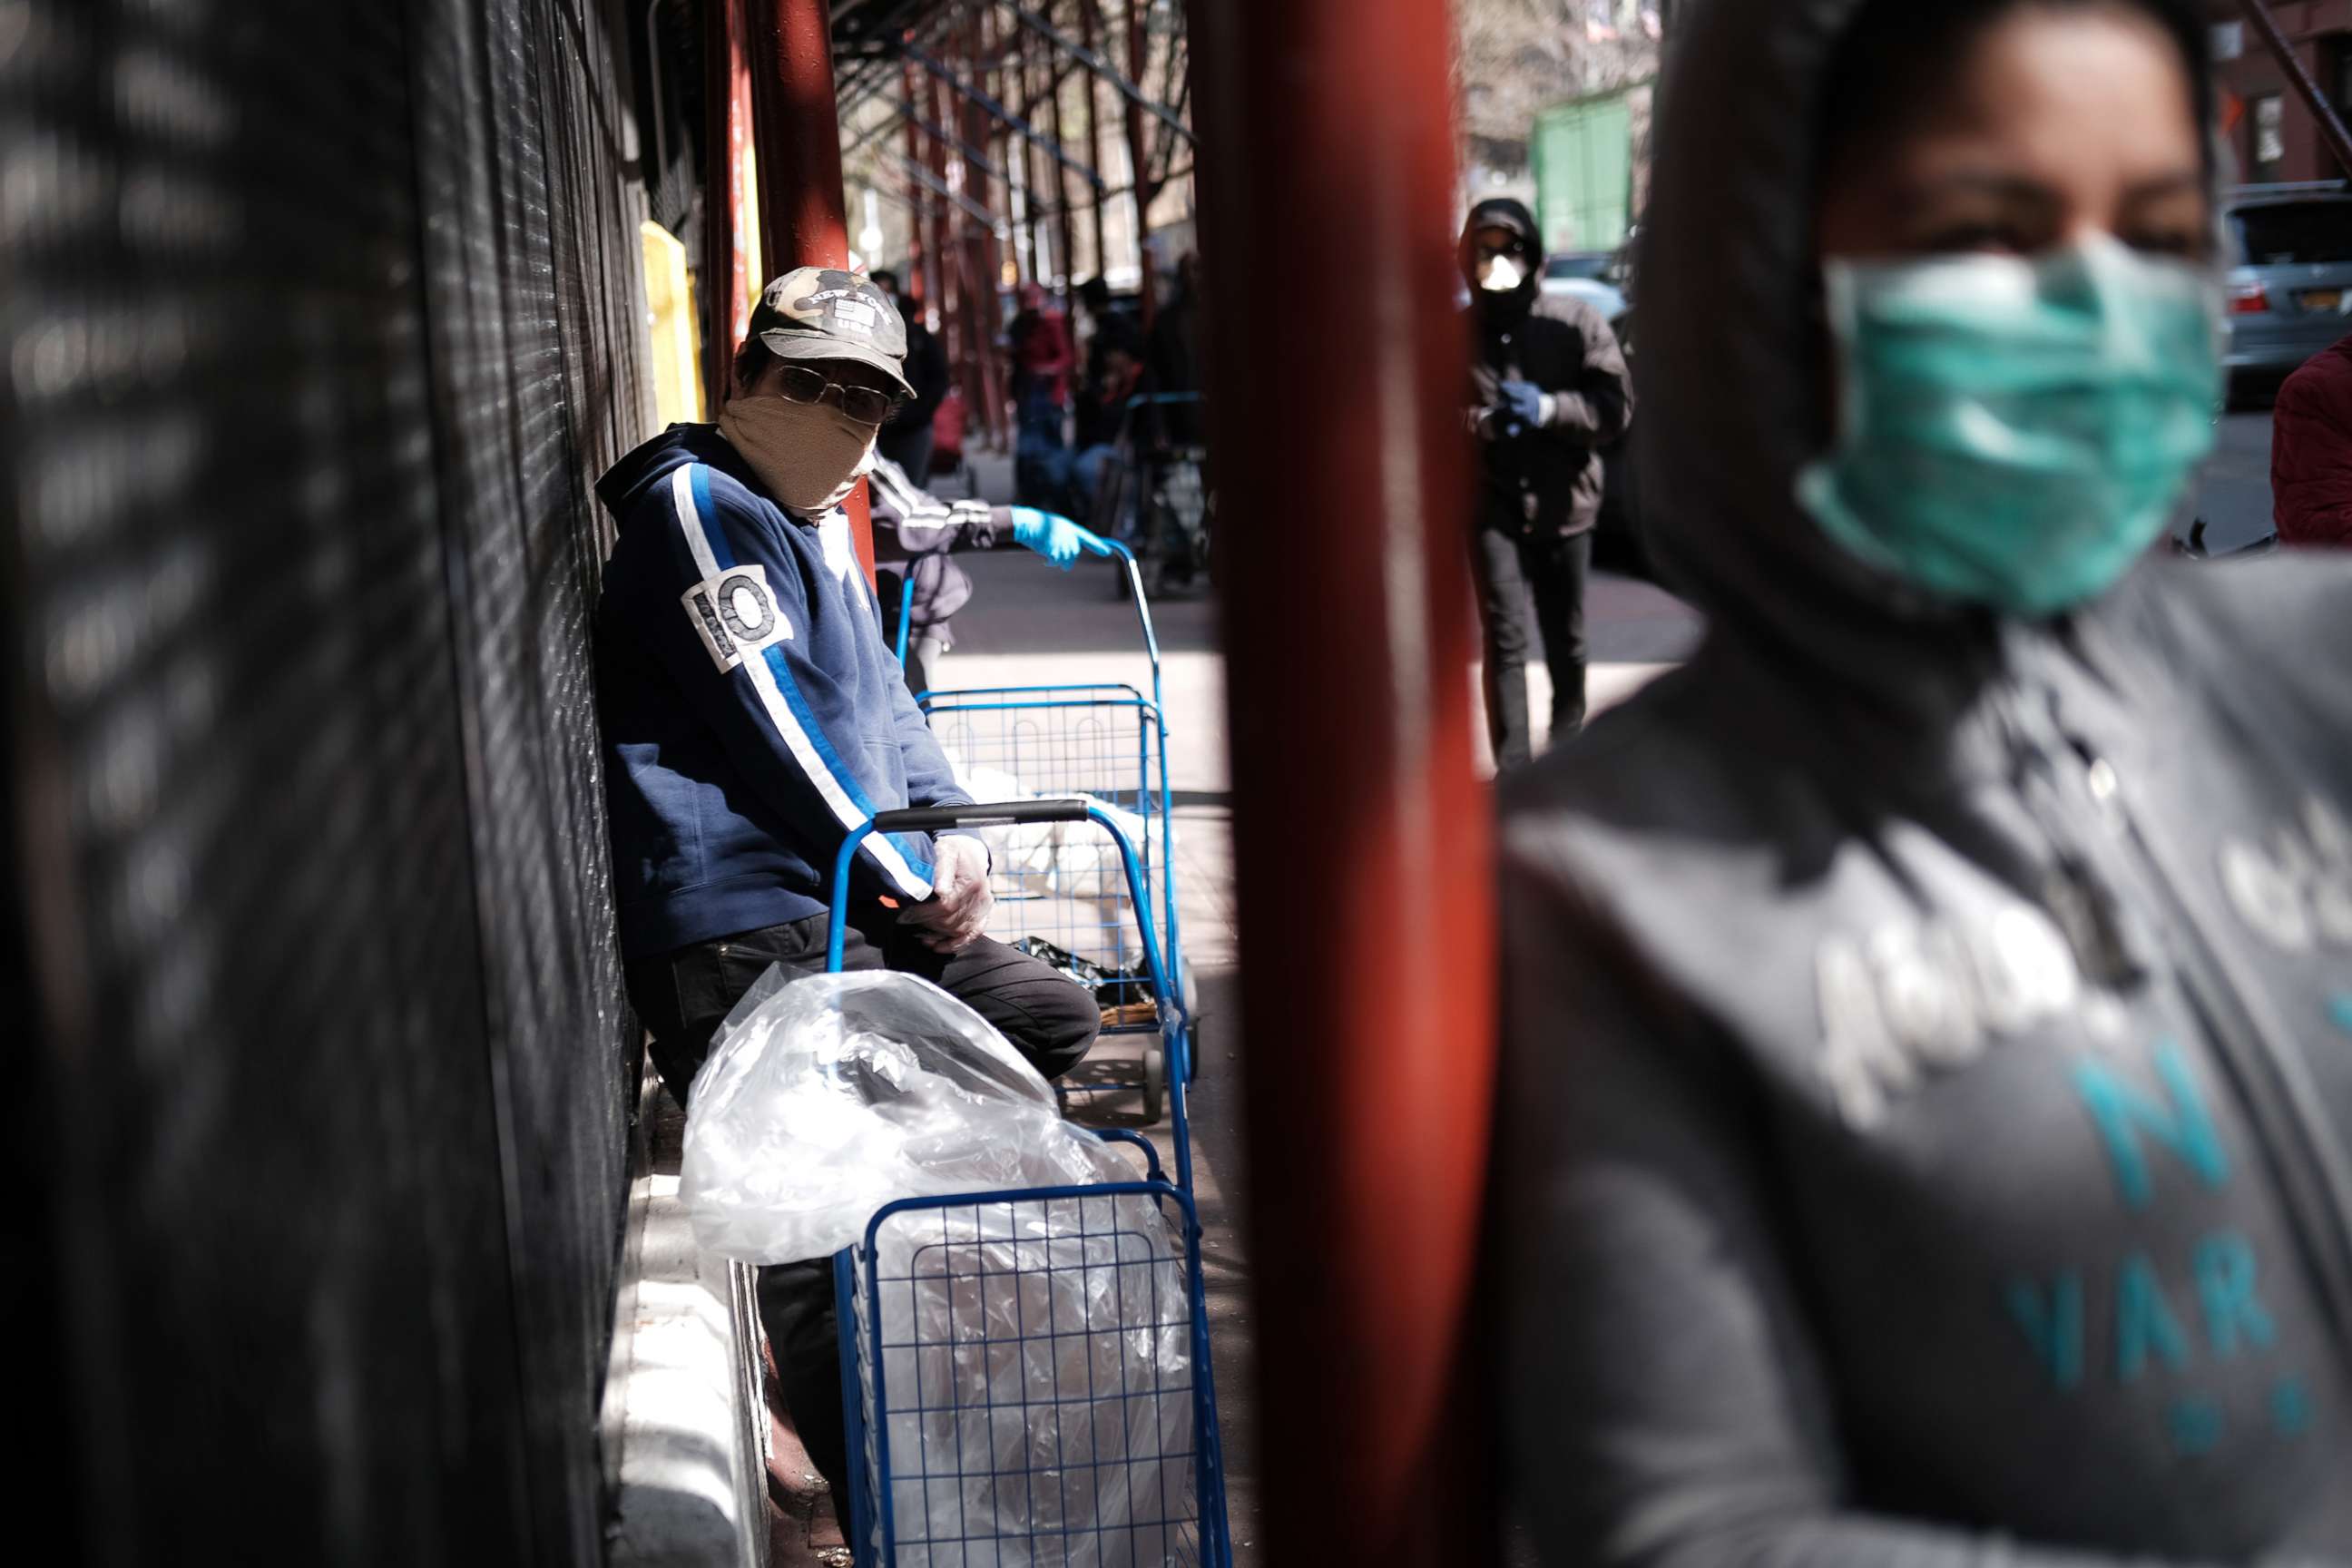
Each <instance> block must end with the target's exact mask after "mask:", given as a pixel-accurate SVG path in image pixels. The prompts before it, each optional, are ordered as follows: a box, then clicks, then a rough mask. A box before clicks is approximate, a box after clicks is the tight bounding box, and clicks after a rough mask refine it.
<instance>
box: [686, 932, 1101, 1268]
mask: <svg viewBox="0 0 2352 1568" xmlns="http://www.w3.org/2000/svg"><path fill="white" fill-rule="evenodd" d="M688 1100H690V1102H691V1105H692V1110H691V1111H690V1113H689V1114H688V1117H687V1121H686V1152H685V1157H684V1160H683V1162H682V1163H681V1164H680V1166H679V1173H678V1191H679V1195H680V1196H681V1197H683V1198H684V1199H685V1201H686V1205H687V1211H688V1214H690V1215H692V1216H693V1219H694V1235H695V1239H696V1240H697V1241H698V1242H700V1243H701V1244H702V1246H703V1247H707V1248H709V1250H710V1251H712V1252H717V1253H720V1254H723V1255H725V1256H726V1257H729V1258H740V1259H742V1260H743V1261H744V1262H746V1263H793V1262H798V1261H800V1260H802V1259H803V1258H825V1257H829V1256H831V1255H832V1254H833V1253H835V1252H838V1251H839V1250H841V1248H843V1247H847V1246H848V1245H849V1244H850V1243H852V1242H853V1241H856V1240H859V1239H861V1238H862V1237H864V1235H865V1232H866V1221H867V1220H869V1219H871V1218H873V1216H874V1211H875V1210H876V1209H878V1208H880V1207H881V1206H882V1205H884V1204H887V1203H888V1202H890V1201H891V1200H892V1199H894V1198H912V1197H929V1196H934V1195H937V1194H947V1193H973V1192H986V1191H989V1190H992V1189H1003V1188H1008V1187H1036V1186H1067V1185H1071V1184H1078V1183H1087V1184H1093V1183H1099V1182H1119V1181H1131V1180H1133V1179H1134V1178H1135V1174H1136V1171H1135V1166H1134V1163H1133V1162H1132V1161H1130V1160H1127V1159H1124V1158H1122V1157H1121V1156H1120V1155H1118V1154H1117V1153H1115V1152H1112V1151H1111V1150H1110V1149H1108V1148H1107V1147H1105V1146H1104V1145H1103V1143H1102V1142H1101V1141H1100V1140H1098V1139H1096V1138H1094V1137H1092V1136H1090V1135H1088V1134H1087V1133H1086V1132H1083V1131H1079V1130H1078V1129H1077V1128H1075V1127H1072V1126H1070V1125H1069V1124H1068V1123H1067V1122H1065V1121H1063V1120H1062V1116H1061V1110H1060V1108H1059V1107H1058V1106H1057V1105H1056V1104H1055V1098H1054V1090H1053V1089H1052V1087H1051V1086H1050V1085H1048V1084H1047V1083H1046V1082H1045V1079H1043V1078H1041V1077H1040V1076H1038V1073H1037V1069H1036V1068H1033V1067H1031V1066H1030V1065H1029V1064H1028V1062H1027V1061H1026V1060H1024V1058H1023V1057H1022V1055H1021V1053H1020V1052H1018V1051H1016V1050H1014V1049H1013V1047H1012V1045H1011V1043H1010V1042H1009V1041H1007V1040H1006V1039H1005V1037H1003V1035H1000V1034H998V1033H997V1032H996V1030H995V1029H993V1028H992V1027H991V1026H989V1024H988V1022H987V1021H986V1020H985V1019H983V1018H982V1017H981V1016H980V1015H979V1014H977V1013H975V1012H973V1011H972V1010H971V1008H970V1007H967V1006H966V1005H963V1004H962V1003H961V1002H959V1001H957V1000H956V999H955V998H954V997H953V996H950V995H949V994H947V993H946V992H945V991H942V990H940V988H939V987H938V986H936V985H934V984H931V983H930V982H929V981H927V980H922V979H919V978H918V977H917V976H915V975H911V974H898V973H891V972H889V971H887V970H867V971H863V972H860V973H851V974H812V975H805V976H803V977H802V978H799V979H794V980H789V981H788V980H787V979H786V977H785V972H783V971H782V970H774V969H772V970H770V971H769V972H768V973H766V974H764V975H762V976H761V978H760V979H759V981H758V982H757V983H756V984H753V986H752V987H751V991H750V992H749V993H748V994H745V996H744V997H743V999H742V1001H740V1002H739V1003H738V1004H736V1006H735V1010H734V1011H733V1012H731V1013H730V1014H728V1016H727V1021H726V1023H725V1024H723V1025H722V1026H720V1028H719V1036H718V1038H717V1039H716V1040H715V1041H714V1042H713V1043H712V1046H711V1049H710V1056H709V1059H708V1060H706V1061H705V1062H704V1063H703V1064H702V1069H701V1070H700V1071H699V1072H698V1073H696V1074H695V1075H694V1088H693V1089H692V1091H691V1092H690V1094H689V1095H688Z"/></svg>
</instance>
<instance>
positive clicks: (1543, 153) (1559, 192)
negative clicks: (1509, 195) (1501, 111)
mask: <svg viewBox="0 0 2352 1568" xmlns="http://www.w3.org/2000/svg"><path fill="white" fill-rule="evenodd" d="M1528 158H1529V162H1530V163H1532V164H1533V165H1534V173H1535V180H1536V225H1537V226H1538V227H1539V228H1540V229H1542V230H1543V239H1544V247H1545V248H1546V249H1547V250H1549V251H1552V252H1555V253H1557V252H1559V251H1564V250H1614V249H1616V248H1617V247H1618V246H1620V245H1622V244H1623V243H1624V240H1625V231H1626V230H1627V229H1628V228H1629V227H1631V226H1632V225H1633V110H1632V108H1631V106H1630V105H1629V104H1628V103H1627V101H1626V95H1625V93H1624V92H1622V91H1618V92H1610V93H1602V94H1601V95H1599V96H1597V97H1593V98H1580V99H1578V100H1574V101H1573V102H1570V103H1562V104H1559V105H1556V106H1554V107H1553V108H1550V109H1547V110H1544V111H1543V112H1542V113H1541V114H1538V115H1537V116H1536V132H1535V136H1534V139H1533V141H1532V142H1530V144H1529V146H1528Z"/></svg>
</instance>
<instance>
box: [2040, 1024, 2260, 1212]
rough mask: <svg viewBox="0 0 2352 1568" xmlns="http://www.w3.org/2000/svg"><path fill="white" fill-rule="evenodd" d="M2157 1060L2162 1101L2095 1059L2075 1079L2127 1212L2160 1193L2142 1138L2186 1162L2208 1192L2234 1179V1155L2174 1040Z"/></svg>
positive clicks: (2161, 1046) (2160, 1046) (2079, 1062)
mask: <svg viewBox="0 0 2352 1568" xmlns="http://www.w3.org/2000/svg"><path fill="white" fill-rule="evenodd" d="M2154 1055H2155V1061H2156V1073H2157V1077H2158V1079H2160V1080H2161V1081H2162V1082H2163V1085H2164V1089H2165V1094H2166V1098H2165V1099H2164V1100H2158V1099H2156V1098H2155V1097H2154V1096H2151V1095H2150V1094H2148V1093H2147V1091H2146V1090H2144V1089H2141V1088H2139V1086H2138V1085H2137V1084H2133V1083H2129V1082H2126V1080H2125V1079H2123V1078H2121V1077H2120V1076H2118V1075H2117V1074H2116V1071H2115V1069H2114V1068H2112V1067H2111V1066H2110V1065H2109V1064H2108V1063H2107V1062H2105V1061H2104V1060H2102V1059H2100V1058H2096V1057H2090V1056H2085V1057H2081V1058H2077V1059H2076V1060H2075V1063H2074V1073H2073V1077H2074V1091H2075V1092H2076V1093H2077V1094H2079V1095H2081V1096H2082V1097H2083V1104H2084V1106H2085V1107H2086V1108H2087V1109H2088V1110H2089V1111H2090V1113H2091V1121H2093V1123H2094V1124H2095V1125H2096V1126H2097V1128H2098V1130H2099V1135H2100V1137H2101V1138H2102V1139H2104V1140H2105V1142H2106V1146H2107V1158H2108V1161H2109V1162H2110V1163H2112V1164H2113V1165H2114V1167H2115V1173H2116V1186H2117V1187H2119V1188H2121V1189H2122V1192H2123V1197H2124V1203H2125V1205H2126V1206H2127V1207H2130V1208H2136V1209H2137V1208H2146V1207H2147V1205H2148V1203H2149V1201H2150V1199H2151V1198H2152V1197H2153V1196H2154V1195H2155V1191H2156V1181H2155V1177H2154V1176H2153V1175H2152V1174H2151V1173H2150V1172H2149V1170H2148V1163H2147V1154H2146V1153H2145V1152H2143V1151H2142V1149H2141V1146H2140V1136H2141V1135H2142V1134H2146V1135H2147V1137H2150V1138H2153V1139H2155V1140H2156V1142H2158V1143H2161V1144H2162V1145H2164V1147H2166V1148H2167V1149H2169V1150H2171V1151H2172V1152H2173V1153H2175V1154H2177V1155H2179V1157H2180V1158H2181V1159H2182V1160H2183V1161H2186V1162H2187V1163H2188V1164H2189V1168H2190V1169H2191V1170H2193V1171H2195V1172H2196V1173H2197V1175H2198V1178H2199V1179H2200V1181H2202V1182H2203V1183H2204V1184H2206V1185H2207V1186H2209V1187H2219V1186H2221V1185H2222V1184H2225V1183H2226V1182H2228V1181H2229V1179H2230V1156H2229V1152H2228V1151H2226V1150H2225V1149H2223V1148H2222V1146H2221V1132H2220V1131H2219V1130H2217V1129H2216V1128H2215V1127H2214V1125H2213V1118H2212V1116H2211V1114H2210V1112H2208V1111H2207V1110H2206V1109H2205V1099H2204V1096H2203V1095H2202V1094H2201V1093H2200V1092H2199V1090H2198V1088H2197V1079H2196V1077H2195V1076H2194V1075H2193V1074H2192V1073H2191V1072H2190V1071H2189V1058H2188V1057H2187V1056H2186V1055H2185V1054H2183V1052H2182V1051H2181V1049H2180V1047H2179V1044H2178V1043H2176V1042H2174V1041H2171V1040H2159V1041H2158V1042H2157V1047H2156V1051H2155V1053H2154Z"/></svg>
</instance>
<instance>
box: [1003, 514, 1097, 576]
mask: <svg viewBox="0 0 2352 1568" xmlns="http://www.w3.org/2000/svg"><path fill="white" fill-rule="evenodd" d="M1013 542H1014V543H1015V544H1019V545H1022V546H1024V547H1025V548H1027V549H1030V550H1034V551H1035V552H1037V553H1038V554H1040V555H1042V556H1044V557H1045V559H1046V560H1048V561H1050V562H1052V563H1054V564H1055V565H1056V566H1058V567H1060V568H1061V569H1062V570H1063V571H1065V572H1067V571H1068V570H1069V569H1070V568H1071V567H1072V566H1074V565H1076V563H1077V559H1078V552H1080V551H1082V550H1086V551H1091V552H1094V553H1095V554H1097V555H1108V554H1109V553H1110V546H1109V545H1108V544H1105V543H1104V542H1102V540H1101V539H1100V538H1099V537H1097V535H1095V534H1092V533H1089V532H1087V531H1086V530H1085V529H1083V528H1080V527H1079V526H1078V525H1077V524H1076V523H1075V522H1072V521H1070V520H1069V519H1068V518H1066V517H1063V516H1061V515H1060V514H1059V513H1057V512H1050V511H1039V510H1037V509H1036V508H1035V507H1034V506H1016V507H1014V508H1013Z"/></svg>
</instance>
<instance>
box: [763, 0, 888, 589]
mask: <svg viewBox="0 0 2352 1568" xmlns="http://www.w3.org/2000/svg"><path fill="white" fill-rule="evenodd" d="M745 5H746V7H747V10H746V16H747V19H748V23H749V27H748V31H749V34H750V39H751V117H752V122H753V126H754V129H755V132H756V133H757V135H758V138H759V162H760V235H761V239H760V249H761V256H762V259H763V264H764V265H765V266H766V267H767V269H768V273H769V276H770V277H775V276H778V275H780V274H782V273H784V272H788V271H790V270H791V269H792V268H795V267H846V266H848V265H849V219H848V214H847V211H846V198H845V196H844V195H843V194H842V187H841V116H840V112H839V110H838V108H837V106H836V105H835V101H834V96H833V39H832V36H831V33H830V30H829V27H828V23H827V17H826V8H825V4H824V0H745ZM844 510H846V511H847V512H848V513H849V533H850V538H851V540H852V542H854V543H855V544H856V549H857V558H858V560H859V561H861V562H863V563H865V566H866V576H867V577H868V578H869V579H870V578H871V577H872V576H873V575H874V524H873V519H872V517H871V515H870V514H869V513H868V511H867V510H866V487H865V486H864V485H863V484H860V485H859V486H858V487H857V489H856V492H855V493H854V494H852V495H851V496H850V498H849V504H848V505H847V507H846V508H845V509H844Z"/></svg>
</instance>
